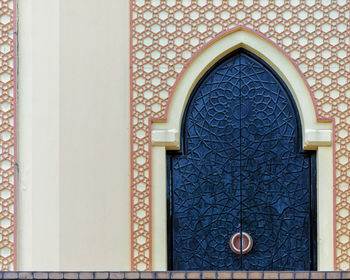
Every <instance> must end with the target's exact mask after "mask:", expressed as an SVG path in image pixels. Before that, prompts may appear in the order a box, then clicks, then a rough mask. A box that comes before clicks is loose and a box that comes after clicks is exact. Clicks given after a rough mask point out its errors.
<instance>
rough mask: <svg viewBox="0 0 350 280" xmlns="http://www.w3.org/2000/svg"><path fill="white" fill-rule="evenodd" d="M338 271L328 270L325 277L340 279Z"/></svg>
mask: <svg viewBox="0 0 350 280" xmlns="http://www.w3.org/2000/svg"><path fill="white" fill-rule="evenodd" d="M340 276H341V274H340V272H338V271H329V272H326V278H327V279H340Z"/></svg>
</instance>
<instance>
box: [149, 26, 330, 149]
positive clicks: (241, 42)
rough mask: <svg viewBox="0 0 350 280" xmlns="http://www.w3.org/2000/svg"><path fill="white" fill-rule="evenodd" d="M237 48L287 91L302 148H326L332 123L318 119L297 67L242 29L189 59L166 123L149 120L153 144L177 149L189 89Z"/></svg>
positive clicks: (260, 37)
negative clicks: (260, 63)
mask: <svg viewBox="0 0 350 280" xmlns="http://www.w3.org/2000/svg"><path fill="white" fill-rule="evenodd" d="M238 48H244V49H246V50H248V51H250V52H252V53H253V54H255V55H257V56H258V57H260V58H261V59H263V60H264V61H265V62H266V63H267V64H268V65H269V66H270V67H271V68H272V69H273V70H274V71H275V72H276V73H277V74H278V75H279V76H280V77H281V78H282V80H283V81H284V83H285V84H286V85H287V87H288V88H289V90H290V92H291V93H292V96H293V98H294V101H295V103H296V105H297V108H298V111H299V114H300V119H301V124H302V135H303V147H304V148H305V149H315V147H317V146H319V145H329V144H330V143H331V141H332V124H331V123H330V121H328V122H327V120H320V119H319V117H318V114H317V110H316V104H315V101H314V99H313V95H312V94H311V92H310V88H309V86H308V84H307V82H306V80H305V77H304V76H303V74H302V72H301V71H300V69H299V68H298V66H297V65H296V64H295V63H294V62H293V60H292V59H291V58H290V57H289V56H288V55H287V54H286V53H285V52H284V51H283V50H282V49H280V48H279V47H278V46H277V45H276V44H275V43H273V42H272V41H271V40H269V39H267V38H264V37H263V35H261V34H258V33H257V32H255V31H253V30H250V29H249V28H247V27H242V26H239V27H236V28H233V29H231V30H229V31H226V32H224V33H222V34H220V35H219V36H218V37H216V38H214V39H213V40H211V41H210V42H208V43H207V44H205V45H204V46H203V47H202V48H201V49H200V50H199V51H197V52H196V53H195V54H194V55H193V56H192V57H191V58H190V60H189V61H188V62H187V64H186V65H185V67H184V69H183V71H182V72H181V73H180V75H179V76H178V78H177V80H176V82H175V85H174V86H173V89H172V92H171V95H170V98H169V101H168V105H167V110H166V121H165V122H164V120H153V125H152V142H153V144H155V145H157V144H160V145H163V144H166V146H167V149H178V148H179V140H180V135H179V131H180V129H181V119H182V115H183V112H184V110H185V108H186V104H187V101H188V99H189V96H190V94H191V92H192V90H193V88H194V87H195V85H196V84H197V82H198V81H199V80H200V78H201V77H202V76H203V75H204V74H205V73H206V71H207V70H208V69H210V68H211V67H212V66H213V65H214V64H215V63H216V62H217V61H219V60H220V59H221V58H223V57H224V56H225V55H227V54H229V53H231V52H232V51H234V50H236V49H238Z"/></svg>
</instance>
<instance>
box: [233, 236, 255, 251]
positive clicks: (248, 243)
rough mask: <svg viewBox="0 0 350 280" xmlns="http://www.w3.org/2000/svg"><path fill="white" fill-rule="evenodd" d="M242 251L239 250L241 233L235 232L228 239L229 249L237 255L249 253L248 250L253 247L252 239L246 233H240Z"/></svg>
mask: <svg viewBox="0 0 350 280" xmlns="http://www.w3.org/2000/svg"><path fill="white" fill-rule="evenodd" d="M242 236H243V238H242V247H243V248H242V250H241V233H240V232H237V233H235V234H234V235H232V237H231V238H230V248H231V250H232V251H233V252H234V253H236V254H238V255H241V254H242V255H244V254H247V253H249V252H250V250H251V249H252V247H253V239H252V237H251V236H250V235H249V234H248V233H246V232H242Z"/></svg>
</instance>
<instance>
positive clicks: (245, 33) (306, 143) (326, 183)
mask: <svg viewBox="0 0 350 280" xmlns="http://www.w3.org/2000/svg"><path fill="white" fill-rule="evenodd" d="M239 48H243V49H246V50H248V51H249V52H251V53H253V54H255V55H256V56H258V57H260V58H261V59H262V60H264V61H265V62H266V63H267V64H268V65H269V66H270V67H271V68H272V69H273V70H274V71H275V72H276V73H277V74H278V75H279V76H280V78H281V79H282V80H283V82H284V83H285V84H286V86H287V87H288V89H289V91H290V92H291V94H292V96H293V99H294V101H295V104H296V107H297V110H298V112H299V115H300V120H301V132H302V146H303V148H304V149H313V150H317V182H318V183H317V192H318V194H317V200H318V209H317V212H318V214H317V215H318V217H317V221H318V230H317V232H318V238H317V239H318V240H322V243H321V244H318V253H317V255H318V269H323V270H332V269H333V259H334V257H333V252H334V250H333V248H334V244H333V234H334V233H333V216H330V215H329V213H331V212H332V211H333V200H332V199H329V197H332V196H333V189H332V185H333V174H332V172H330V171H331V170H333V150H332V146H331V144H332V139H333V132H332V123H331V121H330V120H322V119H320V118H319V116H318V114H317V110H316V105H315V102H314V100H313V96H312V94H311V92H310V88H309V86H308V84H307V82H306V80H305V78H304V76H303V74H302V72H301V71H300V69H299V68H298V66H297V65H296V64H295V63H294V62H293V61H292V59H291V58H290V57H289V56H288V55H287V54H286V53H285V52H284V51H283V50H281V49H280V48H279V47H278V46H277V45H276V44H274V43H273V42H272V41H271V40H269V39H267V38H265V37H264V36H263V35H261V34H259V33H257V32H255V31H253V30H250V29H249V28H246V27H243V26H238V27H236V28H233V29H231V30H229V31H226V32H224V33H222V34H220V35H219V36H218V37H216V38H214V39H213V40H211V41H210V42H208V43H207V44H205V45H204V46H203V47H202V48H201V49H200V50H199V51H197V52H196V53H195V54H194V55H193V56H192V57H191V59H190V60H189V61H188V62H187V64H186V65H185V66H184V69H183V70H182V72H181V73H180V74H179V76H178V78H177V80H176V82H175V85H174V86H173V88H172V92H171V95H170V98H169V101H168V104H167V110H166V119H153V120H152V123H151V128H152V165H151V174H152V193H153V196H152V209H154V210H153V211H152V252H153V253H152V262H153V268H152V269H153V270H166V269H167V261H166V259H167V246H166V244H167V242H166V240H167V233H166V230H167V229H166V181H167V176H166V150H177V149H179V148H180V134H181V133H180V132H181V123H182V117H183V114H184V111H185V108H186V105H187V102H188V100H189V97H190V95H191V93H192V91H193V89H194V88H195V86H196V84H197V83H198V82H199V80H200V79H201V78H202V77H203V75H204V74H205V73H206V72H207V71H208V70H209V69H210V68H211V67H212V66H213V65H214V64H215V63H217V62H218V61H219V60H220V59H221V58H223V57H224V56H226V55H227V54H229V53H231V52H233V51H234V50H236V49H239ZM320 205H322V207H320ZM155 209H156V211H155ZM320 217H322V223H320V222H319V220H320ZM326 256H327V257H326Z"/></svg>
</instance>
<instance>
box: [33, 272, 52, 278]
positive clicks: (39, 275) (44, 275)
mask: <svg viewBox="0 0 350 280" xmlns="http://www.w3.org/2000/svg"><path fill="white" fill-rule="evenodd" d="M34 279H49V274H48V273H47V272H35V273H34Z"/></svg>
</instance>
